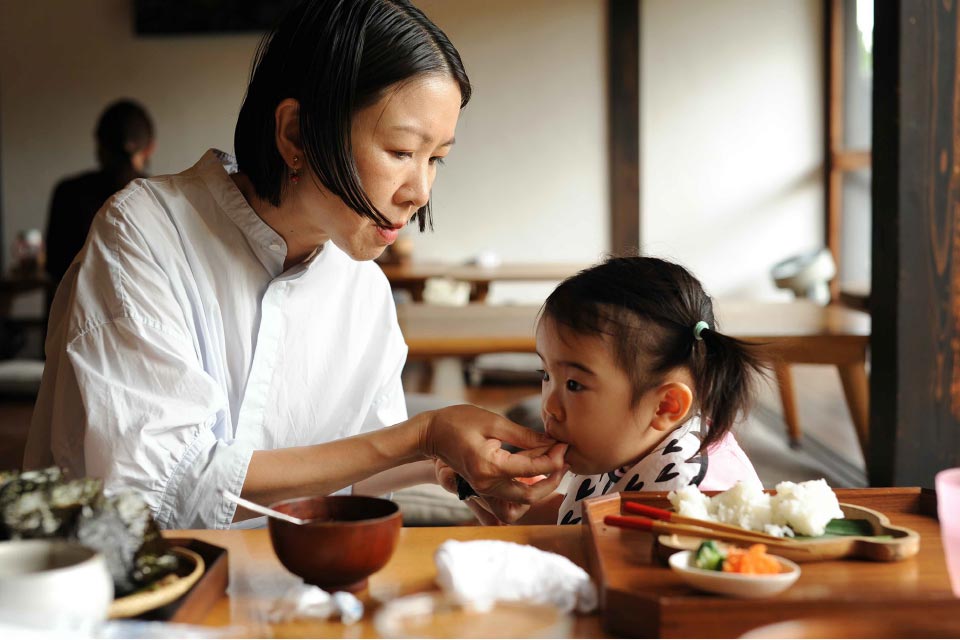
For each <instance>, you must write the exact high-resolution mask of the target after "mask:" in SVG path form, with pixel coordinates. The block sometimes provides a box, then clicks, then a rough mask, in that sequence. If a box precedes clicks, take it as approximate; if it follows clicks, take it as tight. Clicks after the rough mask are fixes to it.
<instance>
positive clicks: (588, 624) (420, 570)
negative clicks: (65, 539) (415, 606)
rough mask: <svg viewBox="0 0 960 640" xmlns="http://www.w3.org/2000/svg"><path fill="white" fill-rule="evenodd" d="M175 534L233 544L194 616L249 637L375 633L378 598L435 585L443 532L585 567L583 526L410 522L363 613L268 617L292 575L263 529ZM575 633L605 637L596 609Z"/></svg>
mask: <svg viewBox="0 0 960 640" xmlns="http://www.w3.org/2000/svg"><path fill="white" fill-rule="evenodd" d="M164 535H166V536H169V537H174V538H191V539H199V540H202V541H205V542H208V543H210V544H214V545H217V546H220V547H224V548H226V549H227V550H228V557H229V563H230V576H231V583H230V587H229V590H228V592H227V595H224V596H222V597H221V598H220V599H219V600H218V601H217V602H216V603H215V604H214V605H213V607H212V608H211V609H210V610H209V612H208V613H207V614H206V615H205V616H204V617H202V618H201V619H199V620H196V621H195V622H196V623H198V624H204V625H210V626H215V627H230V632H229V633H228V634H227V635H228V636H229V637H252V638H271V637H272V638H347V637H349V638H376V637H379V636H378V634H377V632H376V629H375V628H374V625H373V614H374V613H375V612H376V610H377V608H378V607H379V605H380V601H381V600H386V599H392V598H396V597H400V596H405V595H410V594H414V593H421V592H427V591H434V590H437V589H438V587H437V586H436V584H435V579H436V567H435V565H434V562H433V555H434V553H435V552H436V550H437V547H439V546H440V545H441V544H442V543H443V542H445V541H446V540H507V541H510V542H517V543H519V544H529V545H532V546H535V547H538V548H540V549H544V550H546V551H552V552H555V553H559V554H560V555H563V556H565V557H567V558H570V559H571V560H572V561H573V562H575V563H577V564H578V565H580V566H581V567H583V568H584V569H586V568H587V560H586V556H585V555H584V547H583V537H582V536H583V533H582V527H578V526H564V527H559V526H511V527H480V526H476V527H413V528H404V529H403V530H402V531H401V533H400V542H399V544H398V545H397V550H396V552H394V555H393V557H392V558H391V559H390V562H388V563H387V566H385V567H384V568H383V569H382V570H380V571H379V572H377V573H375V574H374V575H373V576H371V577H370V584H369V587H368V588H367V589H365V590H363V591H361V592H360V593H358V594H357V596H358V597H359V598H360V599H361V600H362V601H363V603H364V607H365V611H364V617H363V620H361V621H360V622H359V623H358V624H357V625H353V626H346V625H344V624H341V623H340V622H339V621H337V620H331V621H326V620H298V621H291V622H284V623H270V622H268V621H267V620H266V619H265V612H267V611H269V610H270V608H271V607H272V605H273V603H274V602H275V601H276V600H278V599H279V598H281V597H283V595H284V593H285V592H286V589H288V588H289V587H290V585H291V584H294V583H295V578H294V577H293V576H291V575H290V574H289V573H288V572H287V570H286V569H284V568H283V566H282V565H281V564H280V561H279V560H278V559H277V557H276V555H275V554H274V552H273V547H272V546H271V544H270V535H269V533H268V532H267V530H265V529H255V530H249V531H211V530H185V531H169V532H165V533H164ZM572 637H575V638H601V637H605V635H604V632H603V629H602V628H601V623H600V616H599V614H597V613H594V614H592V615H587V616H577V617H576V618H575V619H574V624H573V635H572Z"/></svg>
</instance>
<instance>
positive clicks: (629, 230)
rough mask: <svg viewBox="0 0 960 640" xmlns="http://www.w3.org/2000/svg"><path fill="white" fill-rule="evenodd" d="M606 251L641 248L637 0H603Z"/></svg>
mask: <svg viewBox="0 0 960 640" xmlns="http://www.w3.org/2000/svg"><path fill="white" fill-rule="evenodd" d="M607 43H608V45H607V46H608V52H607V85H608V87H607V97H608V100H609V106H608V110H609V132H608V134H609V163H610V168H609V172H610V250H611V251H612V252H614V253H623V252H627V251H635V250H637V249H638V248H639V246H640V0H607Z"/></svg>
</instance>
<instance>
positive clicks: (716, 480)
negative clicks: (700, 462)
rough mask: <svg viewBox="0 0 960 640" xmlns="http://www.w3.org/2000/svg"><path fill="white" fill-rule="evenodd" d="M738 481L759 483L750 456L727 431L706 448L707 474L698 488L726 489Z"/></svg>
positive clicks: (704, 489) (710, 489) (706, 489)
mask: <svg viewBox="0 0 960 640" xmlns="http://www.w3.org/2000/svg"><path fill="white" fill-rule="evenodd" d="M738 481H742V482H747V483H749V482H753V483H756V484H761V483H760V477H759V476H758V475H757V471H756V469H754V468H753V464H752V463H751V462H750V458H748V457H747V454H746V453H744V452H743V449H741V448H740V444H739V443H738V442H737V439H736V438H735V437H734V436H733V434H732V433H729V432H728V433H727V434H725V435H724V436H723V438H721V439H720V442H717V443H716V444H714V445H713V446H711V447H710V448H709V449H707V475H706V476H704V478H703V480H702V481H701V482H700V490H701V491H726V490H727V489H729V488H731V487H733V486H734V485H735V484H737V482H738Z"/></svg>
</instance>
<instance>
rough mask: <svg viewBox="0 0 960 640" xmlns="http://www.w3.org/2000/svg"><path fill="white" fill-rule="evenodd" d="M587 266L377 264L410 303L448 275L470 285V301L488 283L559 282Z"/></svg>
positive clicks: (485, 289) (481, 293) (482, 295)
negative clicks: (429, 284) (433, 280)
mask: <svg viewBox="0 0 960 640" xmlns="http://www.w3.org/2000/svg"><path fill="white" fill-rule="evenodd" d="M587 266H588V265H586V264H579V263H562V262H558V263H551V262H546V263H520V262H518V263H507V264H501V265H498V266H496V267H483V266H480V265H457V264H449V263H442V262H405V263H397V264H381V265H380V268H381V269H383V273H384V275H386V276H387V280H389V281H390V285H391V286H392V287H393V288H395V289H404V290H406V291H409V292H410V295H411V296H412V297H413V300H414V302H423V291H424V289H425V288H426V286H427V280H429V279H430V278H448V279H450V280H457V281H459V282H466V283H468V284H469V285H470V301H471V302H483V301H484V300H486V299H487V294H488V293H489V292H490V284H491V283H492V282H559V281H561V280H563V279H564V278H567V277H569V276H572V275H573V274H575V273H576V272H577V271H580V270H581V269H584V268H586V267H587Z"/></svg>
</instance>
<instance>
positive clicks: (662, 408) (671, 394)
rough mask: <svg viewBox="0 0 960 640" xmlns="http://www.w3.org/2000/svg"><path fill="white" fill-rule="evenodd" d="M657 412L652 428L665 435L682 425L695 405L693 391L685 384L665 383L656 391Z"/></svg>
mask: <svg viewBox="0 0 960 640" xmlns="http://www.w3.org/2000/svg"><path fill="white" fill-rule="evenodd" d="M655 393H656V400H657V410H656V412H655V413H654V415H653V421H652V422H651V424H650V426H651V427H653V428H654V429H656V430H657V431H663V432H664V433H666V432H669V431H672V430H673V429H675V428H676V427H677V426H678V425H680V424H682V423H683V421H684V420H686V418H687V414H688V413H690V407H691V406H692V405H693V391H691V390H690V387H689V386H687V385H686V384H684V383H683V382H665V383H664V384H662V385H660V386H659V387H658V388H657V390H656V392H655Z"/></svg>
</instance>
